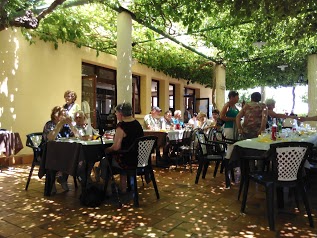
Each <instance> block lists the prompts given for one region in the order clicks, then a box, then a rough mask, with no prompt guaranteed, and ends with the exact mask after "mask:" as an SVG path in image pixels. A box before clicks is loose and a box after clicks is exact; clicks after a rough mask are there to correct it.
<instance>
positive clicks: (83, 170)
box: [40, 138, 113, 196]
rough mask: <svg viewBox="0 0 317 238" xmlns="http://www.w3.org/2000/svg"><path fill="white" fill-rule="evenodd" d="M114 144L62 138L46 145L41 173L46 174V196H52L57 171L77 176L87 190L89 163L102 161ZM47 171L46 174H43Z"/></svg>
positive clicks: (107, 141) (111, 141) (104, 140)
mask: <svg viewBox="0 0 317 238" xmlns="http://www.w3.org/2000/svg"><path fill="white" fill-rule="evenodd" d="M112 144H113V140H111V139H106V138H103V140H102V141H101V140H90V141H84V140H79V139H76V138H61V139H59V140H56V141H49V142H48V143H47V144H46V151H45V153H44V158H43V162H42V164H41V167H40V171H42V175H43V173H45V172H46V177H45V188H44V195H45V196H50V195H51V190H52V185H53V183H54V182H55V174H56V172H57V171H61V172H65V173H67V174H69V175H72V176H75V177H76V178H78V180H79V181H80V183H81V186H82V189H84V188H85V186H86V183H87V177H88V169H87V165H88V163H95V162H97V161H100V160H101V159H102V157H103V155H104V149H105V148H106V147H109V146H111V145H112ZM43 171H45V172H43Z"/></svg>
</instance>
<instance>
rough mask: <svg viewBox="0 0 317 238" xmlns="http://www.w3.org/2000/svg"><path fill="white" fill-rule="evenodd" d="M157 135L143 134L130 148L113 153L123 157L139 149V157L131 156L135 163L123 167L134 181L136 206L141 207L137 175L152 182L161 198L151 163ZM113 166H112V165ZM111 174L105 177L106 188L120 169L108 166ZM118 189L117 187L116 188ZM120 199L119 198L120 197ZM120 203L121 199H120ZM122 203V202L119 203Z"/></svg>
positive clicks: (158, 196)
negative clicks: (125, 167) (116, 169)
mask: <svg viewBox="0 0 317 238" xmlns="http://www.w3.org/2000/svg"><path fill="white" fill-rule="evenodd" d="M156 142H157V137H156V136H143V137H140V138H138V139H137V140H136V141H135V143H134V144H133V145H132V146H131V147H130V148H129V149H128V150H120V151H116V152H115V153H112V154H113V155H116V154H120V155H122V156H123V157H126V156H129V155H131V154H132V153H131V151H135V150H136V151H137V158H129V159H131V160H135V162H136V163H135V165H132V166H129V167H128V168H127V169H123V170H124V171H125V172H126V173H127V176H128V180H129V181H130V179H132V181H133V200H134V206H135V207H139V193H138V184H137V176H141V178H142V183H143V185H144V182H143V176H145V179H146V181H147V182H152V183H153V187H154V190H155V194H156V198H157V199H160V195H159V191H158V188H157V184H156V180H155V176H154V172H153V168H152V164H151V153H152V151H153V149H154V148H155V147H156ZM110 167H111V166H110ZM109 172H110V174H109V175H108V176H106V178H105V189H104V191H106V188H107V186H108V181H109V179H111V180H112V181H114V177H113V175H114V174H115V173H118V172H120V171H115V170H114V168H108V173H109ZM116 190H117V189H116ZM118 199H119V198H118ZM119 203H120V200H119ZM119 205H120V204H119Z"/></svg>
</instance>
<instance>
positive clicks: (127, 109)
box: [116, 102, 132, 117]
mask: <svg viewBox="0 0 317 238" xmlns="http://www.w3.org/2000/svg"><path fill="white" fill-rule="evenodd" d="M116 111H117V112H120V113H121V114H122V116H124V117H128V116H131V115H132V106H131V103H128V102H124V103H120V104H119V105H117V106H116Z"/></svg>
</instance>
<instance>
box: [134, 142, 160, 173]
mask: <svg viewBox="0 0 317 238" xmlns="http://www.w3.org/2000/svg"><path fill="white" fill-rule="evenodd" d="M156 143H157V136H143V137H140V138H138V139H137V140H136V142H135V145H136V146H137V151H138V165H137V167H145V166H148V165H149V161H150V159H151V154H152V151H153V150H154V147H155V146H156Z"/></svg>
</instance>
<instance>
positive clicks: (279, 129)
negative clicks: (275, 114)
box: [277, 120, 282, 133]
mask: <svg viewBox="0 0 317 238" xmlns="http://www.w3.org/2000/svg"><path fill="white" fill-rule="evenodd" d="M277 129H278V132H279V133H281V132H282V123H281V121H280V120H279V121H278V124H277Z"/></svg>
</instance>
